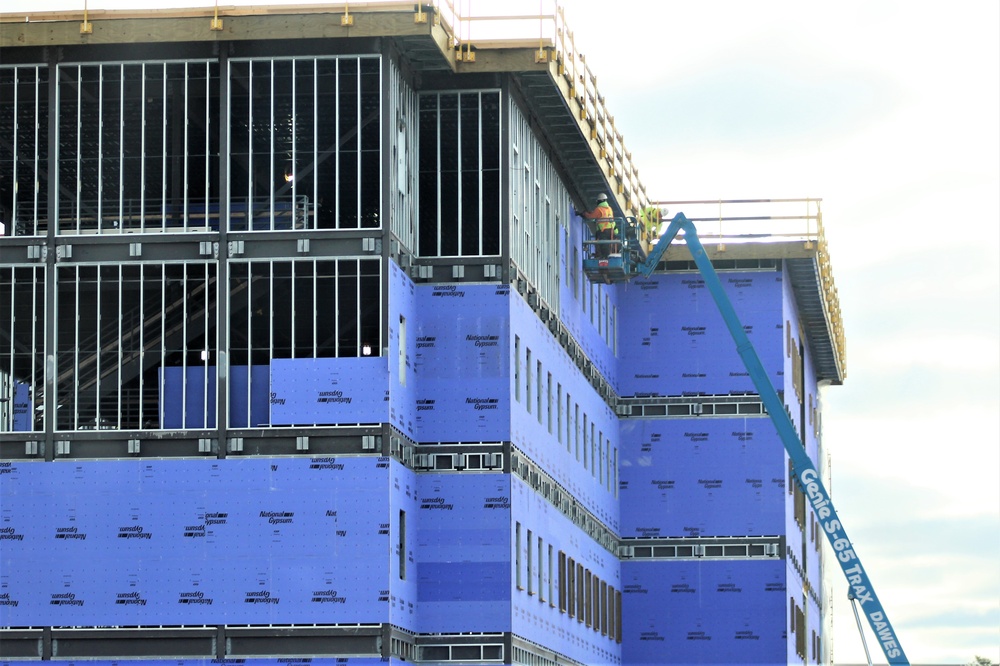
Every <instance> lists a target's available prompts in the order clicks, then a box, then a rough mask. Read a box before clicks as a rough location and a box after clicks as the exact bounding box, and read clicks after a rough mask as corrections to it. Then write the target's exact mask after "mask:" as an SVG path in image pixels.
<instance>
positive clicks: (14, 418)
mask: <svg viewBox="0 0 1000 666" xmlns="http://www.w3.org/2000/svg"><path fill="white" fill-rule="evenodd" d="M34 414H35V408H34V401H33V400H32V399H31V385H30V384H28V383H26V382H21V381H17V380H14V403H13V405H12V406H11V424H10V425H11V427H10V429H11V430H13V431H14V432H28V431H30V430H31V429H32V425H33V421H34Z"/></svg>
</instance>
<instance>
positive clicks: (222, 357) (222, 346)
mask: <svg viewBox="0 0 1000 666" xmlns="http://www.w3.org/2000/svg"><path fill="white" fill-rule="evenodd" d="M209 71H211V70H209ZM252 91H253V89H252V88H251V93H252ZM252 99H253V96H252V94H251V100H252ZM251 103H252V102H251ZM230 106H231V104H230V99H229V45H228V44H225V43H223V44H221V45H220V48H219V122H218V123H217V125H216V127H218V130H217V131H218V132H219V158H218V160H219V188H218V195H219V252H218V253H217V254H218V266H217V270H216V275H215V284H216V285H217V287H216V294H215V315H216V324H215V348H216V350H217V353H216V357H215V407H216V416H215V428H216V432H217V433H218V435H217V436H218V438H219V447H218V456H219V457H220V458H225V457H226V450H227V449H228V446H225V444H224V443H225V442H226V438H227V430H228V428H229V344H230V339H231V336H230V332H229V305H230V304H229V294H230V290H231V288H232V281H231V279H230V276H229V252H228V247H229V242H228V238H229V219H230V200H229V196H230V189H229V167H230V160H231V159H232V157H231V156H230V151H229V132H230V113H229V110H230ZM251 127H252V124H251ZM251 147H252V144H251ZM250 152H251V157H250V159H251V160H252V159H253V157H252V155H253V151H252V150H251V151H250ZM252 184H253V181H252V180H251V186H252ZM250 194H253V191H252V189H251V191H250ZM208 204H209V200H208V191H207V190H206V192H205V205H206V210H207V206H208ZM249 280H250V275H249V271H248V274H247V281H248V283H247V298H248V299H249V297H250V284H249ZM248 302H249V301H248ZM251 309H252V308H249V307H248V308H247V311H248V312H249V311H250V310H251ZM207 316H208V313H207V312H206V317H207ZM248 339H249V337H248ZM252 368H253V363H252V359H251V358H250V350H247V392H248V393H249V390H250V381H251V376H252V374H253V373H252V372H251V370H252ZM249 405H250V400H249V397H248V398H247V426H248V427H250V426H253V423H251V422H250V407H249Z"/></svg>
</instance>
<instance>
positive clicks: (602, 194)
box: [597, 192, 608, 201]
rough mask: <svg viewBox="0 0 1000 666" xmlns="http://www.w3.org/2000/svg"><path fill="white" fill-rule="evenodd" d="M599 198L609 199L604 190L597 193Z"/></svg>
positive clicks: (599, 199) (600, 199)
mask: <svg viewBox="0 0 1000 666" xmlns="http://www.w3.org/2000/svg"><path fill="white" fill-rule="evenodd" d="M597 200H598V201H607V200H608V195H607V194H605V193H604V192H601V193H600V194H598V195H597Z"/></svg>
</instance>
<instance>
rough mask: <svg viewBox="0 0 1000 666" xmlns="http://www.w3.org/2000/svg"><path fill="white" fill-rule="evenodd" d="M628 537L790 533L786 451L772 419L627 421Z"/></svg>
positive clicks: (624, 485)
mask: <svg viewBox="0 0 1000 666" xmlns="http://www.w3.org/2000/svg"><path fill="white" fill-rule="evenodd" d="M621 432H622V436H621V442H622V453H621V484H620V485H621V491H620V492H621V513H622V531H621V534H622V536H623V537H626V538H627V537H693V536H732V535H777V534H784V533H785V499H784V497H785V476H786V472H785V450H784V448H783V447H782V445H781V441H780V440H779V439H778V435H777V433H776V432H775V431H774V427H773V426H772V425H771V421H770V419H767V418H765V417H757V418H701V419H627V420H625V421H623V422H622V425H621Z"/></svg>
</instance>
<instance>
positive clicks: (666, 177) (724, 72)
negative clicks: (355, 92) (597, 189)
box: [566, 0, 1000, 664]
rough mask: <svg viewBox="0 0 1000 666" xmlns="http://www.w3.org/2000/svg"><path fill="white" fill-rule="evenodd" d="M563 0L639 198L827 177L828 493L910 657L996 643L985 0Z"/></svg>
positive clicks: (847, 633)
mask: <svg viewBox="0 0 1000 666" xmlns="http://www.w3.org/2000/svg"><path fill="white" fill-rule="evenodd" d="M566 4H567V20H568V21H569V23H570V25H571V27H573V30H574V32H575V34H576V37H577V43H578V44H580V47H581V49H583V50H584V51H585V52H586V53H588V54H591V53H592V54H593V55H592V56H588V63H589V64H590V66H591V68H592V69H593V70H594V72H595V74H596V75H597V77H598V83H599V86H600V87H601V89H602V90H603V91H604V92H605V94H606V96H607V99H608V104H609V106H610V107H611V112H612V113H613V114H614V116H615V121H616V124H617V127H618V128H619V129H620V130H621V132H622V134H623V136H624V138H625V144H626V145H627V146H628V147H629V148H630V150H632V154H633V160H634V161H635V162H636V164H637V165H638V167H639V170H640V174H641V175H642V181H643V183H644V184H645V185H646V188H647V190H648V192H649V193H650V194H651V195H652V196H653V197H654V198H658V199H659V198H662V199H694V198H721V199H736V198H782V197H800V196H812V197H822V198H823V217H824V222H825V226H826V230H827V235H828V238H829V244H830V253H831V256H832V260H833V269H834V275H835V277H836V283H837V287H838V290H839V294H840V302H841V307H842V310H843V315H844V321H845V327H846V331H847V365H848V378H847V380H846V382H845V383H844V385H843V386H834V387H829V388H827V389H825V390H824V391H823V394H822V399H823V408H824V420H823V424H824V442H825V444H826V447H827V449H828V451H829V452H830V453H831V454H832V457H833V465H832V469H833V484H832V485H833V492H834V501H835V502H836V505H837V507H838V511H839V512H840V515H841V518H842V521H843V523H844V526H845V528H846V529H847V531H848V534H849V535H850V536H851V538H852V539H853V541H854V543H855V546H856V549H857V551H858V553H859V555H860V557H861V559H862V561H863V563H864V565H865V567H866V568H867V570H868V572H869V575H870V576H871V579H872V583H873V585H874V587H875V590H876V592H877V593H878V595H879V597H880V599H881V601H882V604H883V606H884V607H885V609H886V612H887V614H888V615H889V617H890V620H891V621H892V623H893V625H894V627H895V629H896V631H897V633H898V635H899V637H900V639H901V641H903V647H904V649H905V650H906V653H907V656H908V657H909V658H910V660H911V661H912V662H913V663H915V664H920V663H923V664H931V663H956V664H964V663H968V662H969V661H971V660H972V658H973V657H974V656H975V655H977V654H978V655H982V656H985V657H990V658H991V659H992V660H993V661H994V662H1000V491H998V487H1000V455H998V449H1000V261H998V257H1000V3H997V2H996V1H995V0H959V1H957V2H949V3H944V2H933V3H932V2H914V1H908V2H907V1H899V2H893V1H889V0H866V1H864V2H862V1H860V0H855V1H846V2H845V1H841V2H836V3H833V2H804V1H801V0H800V1H797V2H776V1H773V2H769V1H758V2H746V1H722V0H699V1H698V2H675V1H668V2H662V3H651V2H644V1H642V0H615V2H614V3H613V4H605V5H604V6H605V9H603V10H602V9H600V7H601V3H598V2H594V1H591V0H586V1H584V0H576V1H573V0H570V2H568V3H566ZM611 6H613V7H614V12H613V13H610V12H609V10H608V9H607V7H611ZM585 8H587V9H586V10H585ZM828 561H829V562H830V566H831V568H832V570H831V571H830V572H829V578H830V581H831V583H833V586H834V587H833V589H834V604H835V622H836V632H835V641H834V649H835V657H836V660H837V662H838V663H863V662H864V661H865V655H864V651H863V647H862V644H861V641H860V638H859V636H858V632H857V628H856V624H855V621H854V617H853V615H852V614H851V609H850V605H849V603H848V602H847V600H846V595H847V587H846V583H845V581H844V579H843V576H842V575H841V573H840V571H839V569H838V568H837V567H836V564H835V563H834V560H833V559H832V558H831V559H829V560H828ZM866 630H867V627H866ZM868 641H869V647H870V649H871V650H872V657H873V659H876V660H877V661H876V663H878V661H879V660H880V661H882V663H884V659H883V657H882V655H881V651H880V649H879V647H878V643H877V642H876V641H875V640H874V638H873V637H872V636H871V635H870V634H869V637H868Z"/></svg>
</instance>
